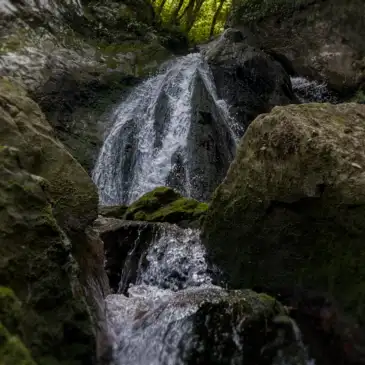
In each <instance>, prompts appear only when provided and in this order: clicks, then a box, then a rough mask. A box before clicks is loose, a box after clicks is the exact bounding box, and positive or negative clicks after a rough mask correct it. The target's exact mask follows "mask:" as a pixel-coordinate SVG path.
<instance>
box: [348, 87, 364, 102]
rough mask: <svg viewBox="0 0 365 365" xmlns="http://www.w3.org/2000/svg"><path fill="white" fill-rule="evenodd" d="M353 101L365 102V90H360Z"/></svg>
mask: <svg viewBox="0 0 365 365" xmlns="http://www.w3.org/2000/svg"><path fill="white" fill-rule="evenodd" d="M351 101H352V102H354V103H361V104H365V90H361V89H360V90H358V91H357V93H356V94H355V95H354V97H353V98H352V99H351Z"/></svg>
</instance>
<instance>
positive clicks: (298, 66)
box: [228, 0, 365, 96]
mask: <svg viewBox="0 0 365 365" xmlns="http://www.w3.org/2000/svg"><path fill="white" fill-rule="evenodd" d="M364 13H365V3H364V2H363V1H362V0H350V1H348V0H322V1H317V0H295V1H293V0H268V1H260V0H239V1H235V4H234V6H233V9H232V12H231V16H230V19H229V20H228V24H229V26H231V27H238V28H241V29H243V30H245V31H247V30H249V31H250V33H252V34H253V35H254V38H255V41H256V45H257V46H259V47H262V48H263V49H264V50H270V51H273V52H274V54H277V55H280V57H279V58H281V59H283V56H284V57H285V58H286V59H287V60H289V61H291V62H292V66H293V68H294V71H295V72H297V73H299V74H300V75H303V76H308V77H311V78H315V79H318V80H320V81H326V82H327V83H328V85H329V87H330V88H332V89H333V90H335V91H336V92H338V93H340V94H342V95H343V96H348V95H349V94H351V93H353V92H354V91H355V90H356V89H357V88H358V87H359V86H360V85H361V84H362V83H364V81H365V72H364V70H365V69H364V60H365V59H364V57H365V42H364V39H365V28H364V17H363V14H364Z"/></svg>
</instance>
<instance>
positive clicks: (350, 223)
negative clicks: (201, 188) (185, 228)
mask: <svg viewBox="0 0 365 365" xmlns="http://www.w3.org/2000/svg"><path fill="white" fill-rule="evenodd" d="M364 151H365V106H363V105H360V104H355V103H350V104H339V105H331V104H307V105H290V106H286V107H275V108H274V109H273V110H272V111H271V113H269V114H266V115H261V116H259V117H258V118H257V119H256V120H255V121H254V122H253V123H252V124H251V125H250V127H249V128H248V130H247V132H246V134H245V136H244V137H243V139H242V140H241V143H240V146H239V149H238V153H237V156H236V158H235V160H234V162H233V163H232V165H231V167H230V169H229V171H228V174H227V176H226V178H225V180H224V181H223V183H222V184H221V185H220V186H219V188H218V189H217V190H216V192H215V194H214V196H213V199H212V202H211V205H210V208H209V210H208V212H207V216H206V219H205V222H204V228H203V241H204V243H205V245H206V246H207V248H208V250H209V252H210V254H211V255H212V257H213V259H214V260H215V262H216V263H217V264H218V265H220V266H221V267H222V269H224V271H225V273H226V274H227V277H228V281H229V283H230V284H231V285H232V286H234V287H251V288H252V287H258V288H261V289H267V290H269V291H270V292H273V293H275V294H277V295H280V294H281V295H285V296H288V295H289V296H296V295H299V296H303V297H305V296H307V294H308V293H309V292H312V293H313V292H314V293H316V297H319V298H321V297H322V299H325V300H324V301H323V300H322V303H325V302H326V301H328V303H334V304H333V306H334V307H333V308H336V310H334V309H333V308H332V309H331V312H332V314H333V313H334V312H336V315H335V316H331V320H328V318H327V320H326V321H324V322H326V326H327V329H328V330H331V331H332V330H333V331H335V332H338V333H337V335H339V336H340V337H341V336H342V337H341V338H342V340H343V343H344V342H345V341H347V342H349V341H350V342H351V341H352V342H351V343H352V344H357V345H359V344H360V343H361V341H364V338H362V336H363V334H362V335H361V330H360V327H359V326H361V324H363V323H364V319H365V311H364V308H365V307H364V304H365V303H364V294H365V291H364V290H365V287H364V282H365V266H364V262H365V257H364V247H363V242H364V238H365V226H364V218H363V217H364V214H365V173H364V167H365V153H364ZM306 293H307V294H306ZM318 310H319V311H320V308H319V309H318ZM341 313H342V314H341ZM343 313H346V314H348V315H349V318H351V320H349V322H348V321H347V320H344V318H345V317H344V316H343ZM321 315H323V313H322V314H321ZM322 319H323V318H322ZM341 321H344V322H341ZM340 323H341V324H340ZM344 323H346V324H344ZM346 331H347V332H346ZM345 333H347V334H345ZM349 334H350V335H349ZM348 335H349V336H352V337H353V339H352V340H349V338H351V337H346V336H348ZM359 336H360V337H359ZM344 338H346V340H345V339H344ZM354 347H355V349H353V351H354V353H352V354H348V355H349V356H350V357H351V356H353V357H355V358H356V356H360V355H359V354H357V355H356V351H357V350H359V349H360V348H361V347H357V348H356V346H354ZM356 349H357V350H356ZM347 350H348V349H347ZM351 351H352V350H350V352H351ZM362 351H363V350H362ZM362 356H363V354H362ZM357 359H358V358H357Z"/></svg>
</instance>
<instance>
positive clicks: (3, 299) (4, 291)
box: [0, 286, 21, 332]
mask: <svg viewBox="0 0 365 365" xmlns="http://www.w3.org/2000/svg"><path fill="white" fill-rule="evenodd" d="M20 319H21V303H20V301H19V300H18V298H17V297H16V296H15V294H14V292H13V291H12V290H11V289H10V288H6V287H3V286H0V322H2V323H3V324H4V326H6V328H8V329H9V330H10V331H12V332H18V326H19V321H20Z"/></svg>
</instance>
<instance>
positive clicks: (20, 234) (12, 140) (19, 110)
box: [0, 78, 103, 365]
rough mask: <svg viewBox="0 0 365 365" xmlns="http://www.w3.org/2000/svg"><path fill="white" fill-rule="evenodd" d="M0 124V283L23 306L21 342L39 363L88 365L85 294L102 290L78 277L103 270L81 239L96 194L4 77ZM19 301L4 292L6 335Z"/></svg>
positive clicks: (89, 324)
mask: <svg viewBox="0 0 365 365" xmlns="http://www.w3.org/2000/svg"><path fill="white" fill-rule="evenodd" d="M0 126H1V127H0V197H1V198H0V242H1V245H0V282H1V283H2V284H3V285H5V286H6V287H9V288H11V289H12V290H13V291H14V293H15V295H16V296H17V297H18V298H19V300H20V301H21V302H22V312H23V313H24V315H23V316H22V320H21V321H20V322H21V323H20V327H21V328H20V329H19V336H20V338H21V340H22V342H23V343H24V345H25V346H26V347H27V348H29V350H30V352H31V354H32V356H33V358H34V359H35V360H36V361H37V363H39V364H40V365H48V364H50V363H52V364H61V363H63V361H67V364H72V365H76V364H89V363H91V362H92V361H93V359H94V358H95V333H97V332H98V329H97V327H96V326H95V322H94V318H93V317H92V314H91V313H90V312H89V310H90V304H89V303H90V301H89V300H88V299H89V298H88V297H87V295H86V294H85V292H88V291H89V288H90V286H95V287H96V288H101V285H100V283H98V282H92V283H90V282H89V281H88V280H90V281H92V279H93V276H92V275H89V276H88V277H85V275H83V273H84V274H85V273H88V271H87V270H88V269H89V268H92V267H93V265H94V266H97V267H98V268H99V270H101V272H102V271H103V266H102V263H103V257H101V259H100V261H97V260H96V259H95V258H94V256H93V254H92V252H91V250H90V247H89V246H88V244H87V243H88V242H89V243H90V242H91V241H90V240H89V237H88V235H87V234H86V233H85V230H86V229H87V227H88V225H89V224H90V223H91V222H92V221H93V220H94V219H95V218H96V216H97V202H98V197H97V193H96V189H95V187H94V185H93V183H92V181H91V179H90V178H89V177H88V175H87V173H86V172H85V171H84V170H83V169H82V167H81V166H80V165H79V164H78V163H77V162H76V161H75V160H74V159H73V158H72V156H71V155H70V154H69V153H68V152H67V151H66V150H65V148H64V147H63V145H62V144H61V143H60V142H58V141H57V140H56V139H55V138H54V135H53V131H52V129H51V127H50V125H49V124H48V123H47V121H46V120H45V118H44V116H43V114H42V113H41V111H40V109H39V107H38V106H37V105H36V104H35V103H34V102H33V101H32V100H31V99H29V98H28V97H27V96H26V92H25V90H22V89H21V88H20V87H17V86H14V85H13V84H12V83H11V82H10V80H9V79H6V78H1V79H0ZM101 247H102V246H101ZM81 258H82V260H81ZM80 268H81V272H80ZM16 303H17V302H16V300H15V299H14V298H12V295H11V292H10V291H9V290H8V289H1V291H0V304H1V309H0V314H1V318H0V320H1V322H2V323H3V324H4V325H5V326H6V327H9V328H8V329H9V331H11V333H13V330H14V331H16V328H15V324H14V323H15V320H13V319H12V318H13V317H14V313H15V312H16V310H17V308H18V305H17V304H16ZM94 314H95V313H94ZM3 316H5V318H2V317H3ZM95 316H97V314H95ZM99 319H101V317H99Z"/></svg>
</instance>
